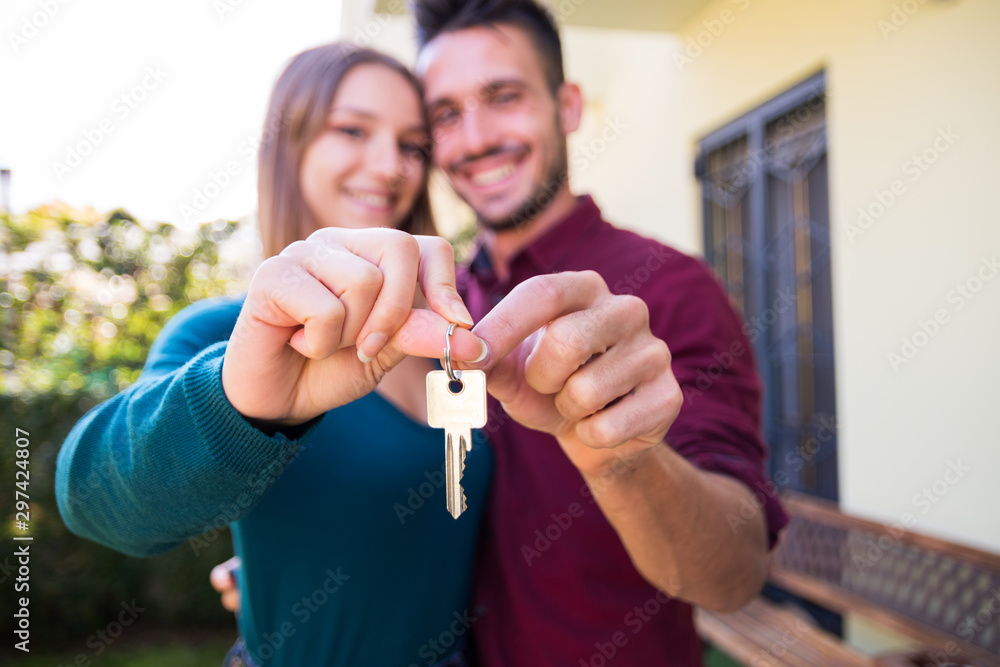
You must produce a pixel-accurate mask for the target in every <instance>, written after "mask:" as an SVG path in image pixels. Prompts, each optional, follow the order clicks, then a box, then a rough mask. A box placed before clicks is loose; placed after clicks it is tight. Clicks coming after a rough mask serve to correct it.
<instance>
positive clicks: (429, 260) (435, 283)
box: [413, 236, 475, 329]
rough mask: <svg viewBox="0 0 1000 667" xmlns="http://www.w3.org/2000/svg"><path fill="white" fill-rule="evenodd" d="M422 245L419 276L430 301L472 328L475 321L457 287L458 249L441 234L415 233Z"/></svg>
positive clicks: (436, 309)
mask: <svg viewBox="0 0 1000 667" xmlns="http://www.w3.org/2000/svg"><path fill="white" fill-rule="evenodd" d="M413 238H414V239H415V240H416V242H417V245H418V246H419V248H420V267H419V269H418V276H417V279H418V280H419V281H420V289H421V290H422V291H423V293H424V298H426V299H427V305H428V306H429V307H430V309H431V310H433V311H434V312H435V313H437V314H438V315H440V316H441V317H443V318H445V319H446V320H448V321H449V322H457V323H458V324H461V325H463V326H465V327H467V328H469V329H471V328H472V326H473V324H475V323H474V322H473V321H472V316H471V315H470V314H469V310H468V308H466V307H465V303H464V302H463V301H462V297H460V296H459V295H458V290H457V289H456V288H455V251H454V249H453V248H452V247H451V244H450V243H449V242H448V241H447V240H445V239H443V238H441V237H440V236H414V237H413Z"/></svg>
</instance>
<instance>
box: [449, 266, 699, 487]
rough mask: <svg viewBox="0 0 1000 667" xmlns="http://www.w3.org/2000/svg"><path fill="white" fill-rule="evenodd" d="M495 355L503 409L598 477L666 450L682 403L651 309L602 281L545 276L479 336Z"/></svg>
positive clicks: (489, 363)
mask: <svg viewBox="0 0 1000 667" xmlns="http://www.w3.org/2000/svg"><path fill="white" fill-rule="evenodd" d="M473 333H475V334H476V335H477V336H479V337H480V338H481V339H483V340H485V341H486V342H487V344H488V345H489V348H490V351H489V355H488V356H487V358H486V359H485V360H484V361H482V362H481V363H478V364H460V365H459V366H460V367H465V368H485V369H487V379H488V385H487V386H488V389H489V391H490V393H491V394H493V396H494V397H496V398H497V400H499V401H500V403H501V404H502V405H503V407H504V410H506V411H507V413H508V414H509V415H510V416H511V417H512V418H513V419H515V420H517V421H518V422H520V423H522V424H524V425H525V426H527V427H528V428H531V429H534V430H538V431H543V432H546V433H551V434H552V435H554V436H555V437H556V438H557V439H558V440H559V444H560V445H562V447H563V450H564V451H565V452H566V455H567V456H568V457H569V459H570V461H572V462H573V464H574V465H575V466H576V467H577V468H578V469H579V470H580V471H581V472H582V473H583V474H584V475H585V476H593V477H597V476H599V475H600V474H601V473H602V472H604V471H605V470H607V469H608V468H609V467H610V466H611V465H612V464H614V463H615V461H616V460H619V459H623V458H624V459H627V460H633V459H634V458H636V457H638V456H640V455H641V454H643V453H644V452H646V451H647V450H649V449H651V448H653V447H656V446H658V445H659V444H660V443H661V442H662V441H663V438H664V436H665V435H666V433H667V429H669V428H670V425H671V424H672V423H673V421H674V419H676V418H677V415H678V413H679V412H680V408H681V402H682V394H681V390H680V387H679V386H678V384H677V380H676V379H675V378H674V375H673V372H672V371H671V370H670V351H669V350H668V349H667V345H666V343H664V342H663V341H662V340H660V339H658V338H656V337H655V336H653V334H652V333H651V332H650V330H649V312H648V310H647V308H646V304H645V303H644V302H643V301H642V299H639V298H638V297H635V296H626V295H615V294H612V293H611V292H610V290H608V286H607V285H606V284H605V282H604V279H603V278H601V276H600V275H598V274H597V273H596V272H593V271H583V272H565V273H557V274H550V275H543V276H536V277H534V278H531V279H529V280H526V281H525V282H523V283H521V284H520V285H518V286H517V287H515V288H514V289H513V290H512V291H511V293H510V294H508V295H507V297H506V298H504V299H503V301H501V302H500V303H499V304H497V306H496V307H495V308H494V309H493V310H492V311H491V312H490V313H489V314H488V315H486V316H485V317H484V318H483V319H482V320H481V321H480V322H479V324H477V325H476V327H475V328H473Z"/></svg>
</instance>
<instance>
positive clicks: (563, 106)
mask: <svg viewBox="0 0 1000 667" xmlns="http://www.w3.org/2000/svg"><path fill="white" fill-rule="evenodd" d="M556 101H557V102H558V103H559V120H560V121H561V122H562V131H563V134H569V133H570V132H576V130H577V128H579V127H580V117H581V116H582V115H583V92H581V91H580V86H578V85H576V84H575V83H570V82H568V81H566V82H563V84H562V85H561V86H559V93H558V95H557V96H556Z"/></svg>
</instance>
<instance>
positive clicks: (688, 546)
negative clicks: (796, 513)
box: [462, 271, 767, 612]
mask: <svg viewBox="0 0 1000 667" xmlns="http://www.w3.org/2000/svg"><path fill="white" fill-rule="evenodd" d="M473 332H475V333H476V335H478V336H479V337H480V338H482V339H483V340H485V341H486V342H487V344H488V345H489V347H490V351H489V354H488V356H487V358H486V359H485V360H484V362H482V363H480V364H463V365H462V366H464V367H484V368H486V369H487V388H488V389H489V391H490V393H491V394H493V396H495V397H496V398H497V399H498V400H499V401H500V402H501V403H502V404H503V407H504V409H505V410H506V411H507V413H508V414H509V415H510V416H511V417H512V418H513V419H515V420H517V421H518V422H520V423H522V424H524V425H525V426H527V427H528V428H532V429H535V430H538V431H544V432H546V433H551V434H552V435H554V436H555V437H556V439H558V441H559V444H560V445H561V446H562V448H563V451H564V452H566V455H567V456H568V457H569V459H570V461H571V462H572V463H573V464H574V465H575V466H576V468H577V469H578V470H579V471H580V473H581V475H582V476H583V478H584V480H585V481H586V483H587V485H588V486H589V488H590V491H591V494H592V495H593V498H594V500H595V501H597V504H598V505H599V506H600V508H601V511H602V512H603V513H604V516H605V517H606V518H607V520H608V522H609V523H610V524H611V525H612V526H613V527H614V529H615V531H616V532H617V533H618V536H619V537H620V538H621V541H622V545H623V546H624V547H625V550H626V551H627V552H628V554H629V556H630V557H631V559H632V562H633V564H634V565H635V567H636V569H637V570H638V571H639V573H640V574H642V576H644V577H645V578H646V580H647V581H648V582H649V583H650V584H651V585H653V586H657V587H659V588H660V589H661V590H663V591H664V592H666V593H667V594H669V595H671V596H673V597H678V598H681V599H684V600H686V601H688V602H690V603H692V604H697V605H700V606H703V607H706V608H708V609H712V610H716V611H722V612H731V611H735V610H736V609H738V608H739V607H741V606H742V605H743V604H745V603H746V602H747V601H748V600H750V599H751V598H752V597H753V596H754V595H756V594H757V593H758V592H759V591H760V589H761V587H762V586H763V584H764V578H765V576H766V563H767V531H766V526H765V522H764V518H763V516H762V513H761V512H757V513H755V514H754V516H753V517H751V518H750V519H748V524H750V525H748V526H746V527H745V528H744V529H743V530H741V531H739V532H738V533H734V531H733V530H732V529H731V528H730V527H729V524H728V523H727V521H726V516H727V515H731V514H733V513H739V512H740V508H741V507H742V506H743V504H744V503H749V502H751V501H752V500H753V496H752V494H751V493H750V490H749V489H748V488H747V487H746V486H745V485H743V484H742V483H741V482H739V481H737V480H735V479H732V478H730V477H726V476H723V475H719V474H715V473H709V472H704V471H702V470H699V469H698V468H696V467H695V466H694V465H692V464H691V463H690V462H689V461H687V460H686V459H684V458H683V457H682V456H680V455H679V454H678V453H677V452H675V451H674V450H673V449H671V448H670V447H669V446H667V444H666V443H664V442H663V439H664V437H665V436H666V433H667V430H668V429H669V428H670V426H671V424H673V422H674V420H675V419H676V418H677V415H678V414H679V413H680V409H681V403H682V393H681V389H680V386H679V385H678V383H677V379H676V378H675V377H674V374H673V372H672V370H671V368H670V352H669V350H668V349H667V345H666V343H664V342H663V341H662V340H660V339H658V338H656V337H655V336H653V334H652V333H651V332H650V329H649V313H648V311H647V309H646V304H645V303H644V302H643V301H642V300H641V299H639V298H637V297H634V296H616V295H613V294H611V293H610V291H609V290H608V287H607V285H606V284H605V283H604V280H603V279H602V278H601V277H600V276H599V275H598V274H597V273H594V272H592V271H584V272H581V273H569V272H567V273H558V274H550V275H544V276H537V277H535V278H531V279H530V280H527V281H525V282H523V283H521V284H520V285H518V286H517V287H516V288H514V289H513V290H512V291H511V293H510V294H509V295H507V297H506V298H505V299H504V300H503V301H501V302H500V303H499V304H497V306H496V307H495V308H494V309H493V310H492V311H491V312H490V313H489V314H488V315H487V316H486V317H484V318H483V319H482V321H480V322H479V324H478V325H476V327H475V328H474V329H473ZM620 462H621V463H625V465H624V466H623V465H621V463H620ZM609 471H610V472H611V473H612V474H610V475H607V474H606V473H608V472H609ZM622 471H627V473H622Z"/></svg>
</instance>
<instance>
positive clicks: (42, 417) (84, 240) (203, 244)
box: [0, 205, 255, 650]
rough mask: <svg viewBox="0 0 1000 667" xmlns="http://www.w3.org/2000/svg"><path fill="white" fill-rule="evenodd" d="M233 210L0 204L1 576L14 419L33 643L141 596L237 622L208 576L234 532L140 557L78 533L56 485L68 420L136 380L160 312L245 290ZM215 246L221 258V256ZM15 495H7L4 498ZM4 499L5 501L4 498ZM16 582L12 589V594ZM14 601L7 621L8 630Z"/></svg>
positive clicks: (192, 616)
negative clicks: (162, 218) (132, 210)
mask: <svg viewBox="0 0 1000 667" xmlns="http://www.w3.org/2000/svg"><path fill="white" fill-rule="evenodd" d="M248 237H249V236H248V234H247V232H246V230H245V229H244V228H242V227H240V226H239V225H238V224H237V223H234V222H227V221H221V220H220V221H216V222H213V223H209V224H204V225H202V226H201V227H200V228H199V229H197V230H196V231H193V232H184V231H182V230H180V229H177V228H175V227H173V226H171V225H167V224H147V223H140V222H138V221H136V220H135V219H134V218H133V217H132V216H131V215H129V214H128V213H127V212H125V211H122V210H117V211H114V212H112V213H111V214H109V215H100V214H98V213H96V212H95V211H93V210H89V211H78V210H74V209H71V208H69V207H66V206H63V205H52V206H45V207H42V208H39V209H37V210H34V211H31V212H29V213H27V214H25V215H21V216H11V215H7V214H0V422H2V424H3V431H2V441H0V442H2V444H0V446H2V447H3V452H4V455H3V456H2V458H0V479H2V480H4V483H5V486H6V489H7V490H5V491H3V494H4V496H5V500H4V501H3V503H2V506H3V507H4V508H5V509H4V513H3V514H4V523H3V527H2V529H0V538H2V539H3V542H4V544H6V545H8V546H5V547H4V548H3V552H2V553H0V586H2V587H3V588H4V599H16V597H20V596H22V595H25V593H13V591H14V584H13V582H12V579H13V578H15V577H16V576H17V574H16V572H17V564H16V562H15V559H14V558H13V551H14V546H11V545H16V544H17V543H15V542H14V541H13V540H12V537H13V536H14V535H22V534H24V533H23V532H22V531H19V530H18V529H17V527H16V525H15V523H14V495H15V494H14V491H15V490H16V488H15V487H14V481H15V472H16V471H17V470H19V469H20V468H18V467H17V466H16V461H17V459H15V456H14V449H15V428H20V429H22V430H24V431H27V432H28V433H29V434H30V438H29V439H30V443H31V444H30V469H29V471H30V486H29V487H28V489H29V490H28V493H29V495H30V530H29V531H28V534H30V535H32V536H33V537H34V541H33V542H32V543H31V563H30V567H31V574H30V591H28V592H27V595H28V596H30V614H31V647H32V649H33V650H37V649H41V648H43V647H44V648H46V649H52V648H60V647H66V648H69V647H73V648H76V647H79V648H80V649H81V650H86V649H85V648H84V642H85V641H86V639H87V638H88V637H89V636H90V635H91V634H93V633H94V632H95V631H97V630H99V629H104V628H106V627H107V626H108V624H109V623H110V622H111V621H113V620H114V619H115V618H116V617H117V615H118V613H119V612H120V611H121V604H122V603H123V602H131V600H133V599H135V600H136V602H137V604H138V605H139V606H141V607H144V608H145V610H146V611H144V612H143V613H142V614H141V616H140V617H139V618H138V620H137V621H136V623H135V627H142V626H146V627H154V626H169V627H180V628H183V627H195V626H201V627H203V626H206V625H213V624H215V625H229V626H232V624H233V617H232V615H231V614H229V613H228V612H226V611H225V610H223V609H222V608H221V606H220V604H219V598H218V595H217V594H216V593H215V592H214V591H213V590H212V589H211V587H210V586H209V585H208V573H209V570H210V569H211V567H212V566H213V565H214V564H216V563H218V562H220V561H221V560H224V559H225V558H227V557H229V556H230V555H231V553H232V547H231V542H230V540H229V536H228V534H226V535H224V536H222V539H215V540H214V541H212V542H211V543H210V545H209V546H208V547H207V548H206V549H204V550H202V551H201V552H200V554H198V555H195V553H194V552H193V550H192V549H190V548H187V547H180V548H178V549H175V550H173V551H172V552H170V553H168V554H164V555H162V556H159V557H156V558H150V559H137V558H131V557H128V556H125V555H123V554H119V553H116V552H114V551H112V550H110V549H108V548H106V547H102V546H99V545H97V544H94V543H92V542H89V541H86V540H83V539H81V538H78V537H76V536H75V535H73V534H71V533H70V532H69V531H68V530H67V529H66V527H65V525H64V524H63V522H62V519H61V518H60V516H59V512H58V509H57V506H56V501H55V495H54V488H53V486H54V473H55V462H56V456H57V454H58V452H59V448H60V446H61V445H62V441H63V439H64V438H65V437H66V435H67V434H68V433H69V431H70V429H71V428H72V426H73V424H74V423H75V422H76V421H77V420H78V419H79V418H80V417H81V416H82V415H83V414H84V413H85V412H86V411H87V410H89V409H90V408H91V407H93V406H95V405H97V404H98V403H100V402H102V401H104V400H105V399H107V398H109V397H110V396H112V395H114V394H115V393H117V392H119V391H121V390H123V389H125V388H126V387H128V386H129V385H130V384H131V383H132V382H134V381H135V380H136V378H137V377H138V375H139V372H140V370H141V368H142V365H143V362H144V360H145V357H146V354H147V353H148V351H149V347H150V345H151V344H152V342H153V340H154V339H155V338H156V335H157V334H158V333H159V331H160V329H161V328H162V326H163V324H164V323H165V322H166V321H167V320H169V319H170V317H172V316H173V315H174V314H175V313H176V312H177V311H179V310H180V309H181V308H183V307H184V306H186V305H188V304H189V303H191V302H193V301H197V300H199V299H202V298H206V297H209V296H216V295H222V294H238V293H241V292H243V291H245V289H246V285H247V282H248V276H249V275H250V272H251V271H252V268H253V258H254V256H255V253H254V249H253V248H252V246H251V245H250V244H249V243H248V242H246V241H244V242H243V244H242V246H241V245H240V243H238V241H237V240H238V239H241V238H248ZM220 255H221V257H222V261H220ZM8 499H9V502H8ZM8 508H9V509H8ZM8 591H10V592H11V593H12V595H8ZM9 611H10V610H9V608H6V605H5V613H4V617H3V622H2V624H0V625H2V634H3V636H5V637H8V638H10V637H13V636H14V635H13V634H12V633H13V630H14V625H13V618H12V615H11V613H7V612H9Z"/></svg>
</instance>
